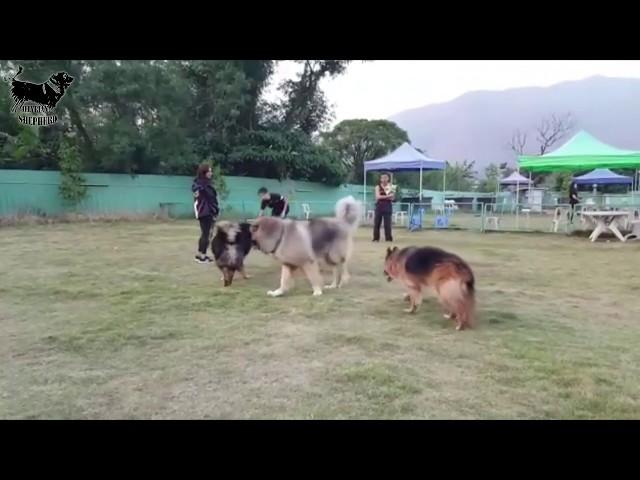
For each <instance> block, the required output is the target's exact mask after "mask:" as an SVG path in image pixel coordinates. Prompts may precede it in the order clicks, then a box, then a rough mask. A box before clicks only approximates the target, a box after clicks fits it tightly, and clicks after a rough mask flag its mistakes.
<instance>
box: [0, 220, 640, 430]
mask: <svg viewBox="0 0 640 480" xmlns="http://www.w3.org/2000/svg"><path fill="white" fill-rule="evenodd" d="M197 235H198V226H197V224H195V222H193V221H180V222H168V223H160V222H158V223H120V224H117V223H94V224H69V225H50V226H25V227H11V228H2V229H0V265H1V275H0V354H1V357H2V359H3V361H2V369H0V417H1V418H5V419H6V418H90V419H97V418H126V419H130V418H154V419H156V418H195V419H199V418H296V419H304V418H341V419H342V418H359V419H360V418H385V419H387V418H418V419H436V418H438V419H439V418H485V419H512V418H518V419H525V418H534V419H535V418H638V417H640V348H638V346H639V345H640V328H639V324H640V300H639V298H638V286H639V285H640V274H639V267H640V242H637V243H635V244H633V243H628V244H621V243H617V242H611V243H606V242H598V243H596V244H591V243H589V242H588V241H587V240H586V239H584V238H574V237H566V236H563V235H557V236H552V235H526V234H496V233H493V234H479V233H473V232H458V231H428V232H420V233H413V234H409V233H407V232H406V231H397V232H396V237H397V242H396V244H397V245H399V246H406V245H409V244H421V245H437V246H442V247H444V248H447V249H449V250H452V251H454V252H456V253H458V254H460V255H462V256H463V257H465V258H466V259H467V260H468V261H469V262H470V264H471V265H472V267H473V268H474V269H475V272H476V276H477V285H478V292H479V293H478V298H479V314H480V320H481V322H482V324H481V325H480V327H479V328H478V329H476V330H471V331H465V332H456V331H455V330H454V328H453V325H452V323H451V322H449V321H447V320H445V319H444V318H442V315H441V312H440V309H439V308H438V306H437V303H436V302H435V300H434V299H427V300H426V301H425V302H424V303H423V306H422V308H421V310H419V311H418V313H417V314H415V315H408V314H405V313H403V312H402V309H403V308H404V307H405V305H404V304H403V302H402V299H401V296H402V290H401V288H400V286H399V285H397V284H395V283H391V284H389V283H387V282H386V281H385V279H384V277H383V274H382V271H383V269H382V258H383V251H384V249H385V247H386V245H385V244H373V243H371V242H369V231H368V230H364V229H363V230H361V231H360V232H359V234H358V242H357V248H356V253H355V258H354V262H353V267H352V273H353V279H352V283H351V284H350V285H349V286H348V287H346V288H345V289H343V290H339V291H326V292H325V295H323V296H321V297H317V298H313V297H311V295H310V294H311V290H310V288H309V286H308V283H307V282H306V280H304V279H299V280H297V287H296V288H295V289H294V290H292V291H291V292H290V293H289V294H288V295H287V296H285V297H282V298H269V297H267V295H266V291H267V290H268V289H273V288H275V287H276V286H277V284H278V280H279V267H278V265H276V264H275V263H274V261H273V260H272V259H270V258H269V257H266V256H264V255H262V254H260V253H259V252H254V253H252V254H251V255H250V257H249V258H248V271H249V273H251V274H253V275H254V277H253V278H252V279H251V280H248V281H247V280H237V281H236V283H234V285H233V287H231V288H228V289H223V288H222V286H221V282H220V281H219V278H220V275H219V272H218V271H217V270H216V269H215V267H213V266H209V265H207V266H205V265H198V264H196V263H195V262H193V259H192V258H193V253H194V247H195V243H196V238H197ZM326 278H327V279H328V278H329V275H326Z"/></svg>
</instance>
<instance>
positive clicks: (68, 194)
mask: <svg viewBox="0 0 640 480" xmlns="http://www.w3.org/2000/svg"><path fill="white" fill-rule="evenodd" d="M59 156H60V173H61V175H62V181H61V182H60V196H61V197H62V198H63V199H64V200H65V201H66V202H67V203H68V204H70V205H73V206H75V205H77V204H78V203H80V202H81V201H82V199H83V198H84V197H85V195H86V194H87V185H86V183H85V179H84V176H83V175H82V173H81V172H82V160H81V158H80V154H79V153H78V148H77V147H76V146H75V145H74V144H71V143H70V142H69V141H64V142H62V143H61V144H60V152H59Z"/></svg>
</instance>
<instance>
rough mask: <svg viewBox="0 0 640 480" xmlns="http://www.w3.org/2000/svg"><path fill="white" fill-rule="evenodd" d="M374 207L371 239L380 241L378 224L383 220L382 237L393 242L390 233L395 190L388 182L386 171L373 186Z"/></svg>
mask: <svg viewBox="0 0 640 480" xmlns="http://www.w3.org/2000/svg"><path fill="white" fill-rule="evenodd" d="M375 194H376V209H375V217H374V221H373V241H374V242H379V241H380V225H381V224H382V223H383V222H384V239H385V241H387V242H393V236H392V234H391V214H392V212H393V201H394V200H395V192H394V188H393V185H391V183H390V178H389V174H388V173H383V174H382V175H380V181H379V182H378V185H376V188H375Z"/></svg>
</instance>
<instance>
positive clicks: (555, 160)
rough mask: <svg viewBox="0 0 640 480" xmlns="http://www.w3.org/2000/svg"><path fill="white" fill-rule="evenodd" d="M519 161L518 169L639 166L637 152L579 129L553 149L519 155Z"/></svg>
mask: <svg viewBox="0 0 640 480" xmlns="http://www.w3.org/2000/svg"><path fill="white" fill-rule="evenodd" d="M518 163H519V164H520V168H524V169H526V170H528V171H532V172H554V171H576V170H588V169H590V168H607V167H610V168H640V151H634V150H624V149H621V148H616V147H613V146H611V145H607V144H606V143H603V142H601V141H600V140H598V139H597V138H595V137H593V136H592V135H590V134H588V133H587V132H585V131H584V130H581V131H579V132H578V133H576V134H575V135H574V136H573V137H571V138H570V139H569V140H568V141H567V142H566V143H565V144H564V145H562V146H561V147H560V148H558V149H556V150H554V151H553V152H550V153H547V154H545V155H541V156H530V155H521V156H520V157H519V158H518Z"/></svg>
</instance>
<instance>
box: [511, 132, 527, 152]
mask: <svg viewBox="0 0 640 480" xmlns="http://www.w3.org/2000/svg"><path fill="white" fill-rule="evenodd" d="M526 145H527V134H526V133H523V132H521V131H520V130H519V129H518V130H516V131H515V132H513V135H512V136H511V141H510V142H509V144H508V146H509V148H510V149H511V150H512V151H513V153H515V154H516V155H524V147H525V146H526Z"/></svg>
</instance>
